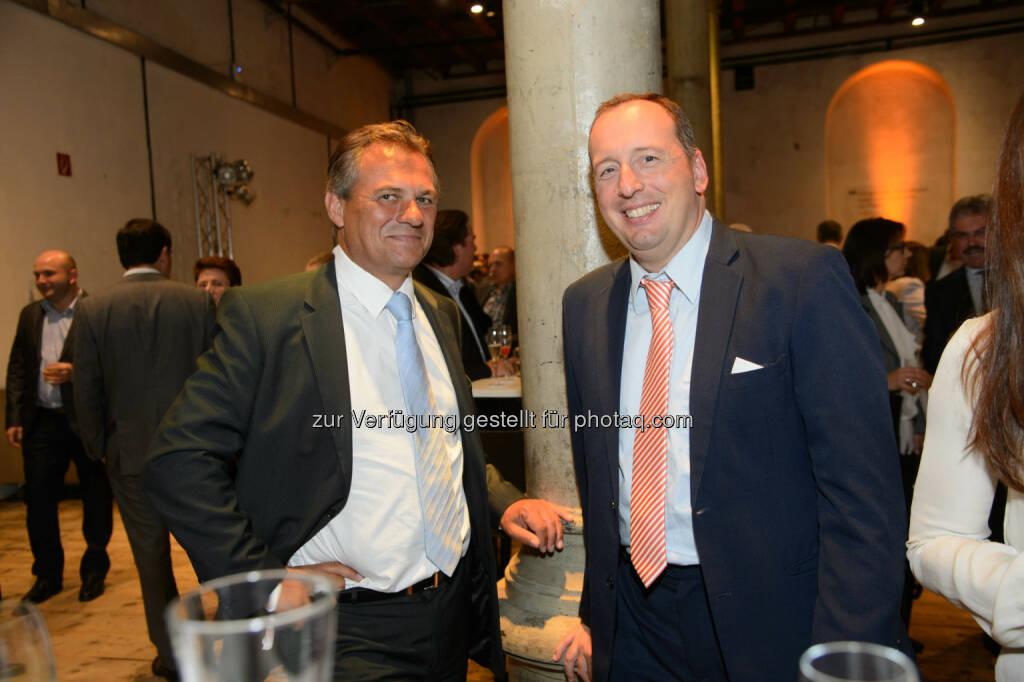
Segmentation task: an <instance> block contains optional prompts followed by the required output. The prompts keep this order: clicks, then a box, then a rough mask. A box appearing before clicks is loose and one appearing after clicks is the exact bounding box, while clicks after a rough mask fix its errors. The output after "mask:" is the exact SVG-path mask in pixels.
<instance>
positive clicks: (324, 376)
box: [302, 261, 352, 480]
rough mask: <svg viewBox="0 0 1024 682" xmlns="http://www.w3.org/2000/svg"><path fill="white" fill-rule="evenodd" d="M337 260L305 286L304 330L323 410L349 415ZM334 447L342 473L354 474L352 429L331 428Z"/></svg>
mask: <svg viewBox="0 0 1024 682" xmlns="http://www.w3.org/2000/svg"><path fill="white" fill-rule="evenodd" d="M334 273H335V271H334V262H333V261H331V262H330V263H328V264H327V267H326V268H324V269H323V270H318V271H317V272H316V273H315V274H314V275H313V277H312V279H310V281H309V285H308V286H307V289H306V309H307V311H308V313H307V314H306V315H305V316H304V317H303V318H302V332H303V335H304V337H305V339H306V347H307V348H308V349H309V356H310V361H311V362H312V367H313V368H314V370H313V371H314V374H315V377H316V383H317V387H318V388H319V389H320V398H321V400H323V407H324V414H340V415H344V418H345V419H348V417H349V413H350V412H351V411H352V400H351V397H350V395H349V385H348V356H347V354H346V352H345V327H344V325H343V324H342V319H341V303H340V300H339V298H338V287H337V279H336V276H335V274H334ZM330 432H331V437H332V438H333V439H334V448H335V451H336V452H337V454H338V459H339V460H340V461H341V475H342V476H343V477H344V478H345V480H351V477H352V429H350V428H349V429H330Z"/></svg>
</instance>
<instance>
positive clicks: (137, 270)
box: [121, 265, 161, 277]
mask: <svg viewBox="0 0 1024 682" xmlns="http://www.w3.org/2000/svg"><path fill="white" fill-rule="evenodd" d="M150 272H152V273H154V274H157V275H159V274H161V273H160V271H159V270H157V269H156V268H151V267H150V266H148V265H140V266H138V267H134V268H128V269H127V270H125V271H124V274H123V275H121V276H122V277H128V276H129V275H141V274H144V273H150Z"/></svg>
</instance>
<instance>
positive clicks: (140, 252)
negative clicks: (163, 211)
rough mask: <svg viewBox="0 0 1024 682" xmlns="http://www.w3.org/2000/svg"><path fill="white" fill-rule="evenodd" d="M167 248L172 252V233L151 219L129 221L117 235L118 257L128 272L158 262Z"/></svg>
mask: <svg viewBox="0 0 1024 682" xmlns="http://www.w3.org/2000/svg"><path fill="white" fill-rule="evenodd" d="M165 246H166V247H167V250H168V251H170V249H171V233H170V232H168V231H167V228H166V227H164V226H163V225H161V224H160V223H158V222H157V221H155V220H150V219H149V218H134V219H132V220H129V221H128V222H127V223H125V225H124V227H122V228H121V229H120V230H119V231H118V233H117V256H118V258H120V259H121V265H122V266H123V267H124V268H125V269H126V270H127V269H128V268H135V267H138V266H140V265H152V264H153V263H155V262H157V260H158V259H159V258H160V252H161V251H163V249H164V247H165Z"/></svg>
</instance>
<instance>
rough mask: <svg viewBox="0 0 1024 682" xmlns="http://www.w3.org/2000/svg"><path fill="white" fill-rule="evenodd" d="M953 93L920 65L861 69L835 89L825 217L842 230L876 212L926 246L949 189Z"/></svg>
mask: <svg viewBox="0 0 1024 682" xmlns="http://www.w3.org/2000/svg"><path fill="white" fill-rule="evenodd" d="M955 122H956V121H955V112H954V106H953V97H952V94H951V92H950V89H949V87H948V86H947V85H946V83H945V81H943V80H942V78H941V77H940V76H939V75H938V74H937V73H935V72H934V71H933V70H931V69H929V68H928V67H926V66H922V65H921V64H918V63H915V62H911V61H905V60H890V61H885V62H880V63H878V64H874V65H872V66H869V67H867V68H864V69H861V70H860V71H858V72H857V73H855V74H854V75H853V76H851V77H850V78H849V79H847V80H846V82H845V83H843V85H842V86H841V87H840V88H839V89H838V90H837V91H836V94H835V96H834V97H833V98H832V102H831V103H830V105H829V108H828V114H827V116H826V120H825V153H826V164H825V167H826V174H827V183H826V184H827V192H828V215H829V216H830V217H833V218H835V219H836V220H838V221H839V222H840V223H842V224H843V225H844V226H845V227H848V226H849V225H851V224H853V223H854V222H856V221H857V220H860V219H862V218H868V217H871V216H875V215H880V216H883V217H885V218H890V219H892V220H898V221H900V222H902V223H905V224H906V225H907V236H908V238H909V239H916V240H917V241H921V242H924V243H927V244H931V243H932V242H933V241H934V240H935V238H936V237H937V236H938V235H939V234H940V233H941V232H942V230H943V229H945V223H946V216H947V214H948V212H949V207H950V206H951V205H952V203H953V201H954V200H955V199H956V197H954V196H953V194H954V185H953V183H954V172H955V166H954V143H955V139H954V134H955V133H954V130H955Z"/></svg>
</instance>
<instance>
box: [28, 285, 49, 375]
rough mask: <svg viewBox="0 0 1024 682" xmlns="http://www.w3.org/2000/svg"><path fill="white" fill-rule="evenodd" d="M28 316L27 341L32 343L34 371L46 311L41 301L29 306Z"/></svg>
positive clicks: (39, 349)
mask: <svg viewBox="0 0 1024 682" xmlns="http://www.w3.org/2000/svg"><path fill="white" fill-rule="evenodd" d="M29 314H30V316H31V317H30V318H29V334H30V335H31V336H29V341H30V342H31V344H32V354H33V355H34V356H35V357H36V360H37V362H36V372H37V373H38V371H39V362H38V359H39V354H40V353H41V352H42V350H43V317H45V315H46V313H45V311H44V310H43V302H42V301H40V302H39V304H38V305H34V306H32V308H30V313H29Z"/></svg>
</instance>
